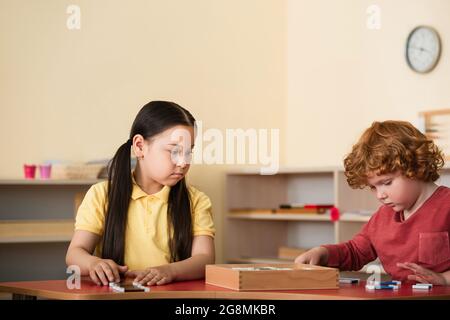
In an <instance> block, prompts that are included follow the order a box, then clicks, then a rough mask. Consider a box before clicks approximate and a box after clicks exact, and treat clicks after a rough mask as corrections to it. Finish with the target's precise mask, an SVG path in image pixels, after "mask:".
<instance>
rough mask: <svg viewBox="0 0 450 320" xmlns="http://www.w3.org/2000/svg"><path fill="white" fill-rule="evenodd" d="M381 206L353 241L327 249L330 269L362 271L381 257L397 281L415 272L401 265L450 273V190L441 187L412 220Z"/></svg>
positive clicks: (328, 246) (386, 268)
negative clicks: (412, 264)
mask: <svg viewBox="0 0 450 320" xmlns="http://www.w3.org/2000/svg"><path fill="white" fill-rule="evenodd" d="M402 215H403V214H402V213H400V212H395V211H394V210H392V208H391V207H389V206H381V207H380V208H379V209H378V211H377V212H376V213H375V214H374V215H373V216H372V217H371V219H370V220H369V222H367V223H366V224H365V225H364V227H363V228H362V230H361V231H360V232H359V233H358V234H357V235H356V236H355V237H353V239H352V240H350V241H348V242H345V243H341V244H337V245H324V246H323V247H326V248H327V249H328V251H329V257H328V266H330V267H337V268H339V269H341V270H359V269H361V268H362V267H363V266H364V265H365V264H367V263H369V262H371V261H373V260H375V259H376V258H377V257H378V258H380V261H381V263H382V265H383V268H384V269H385V270H386V272H387V273H389V274H390V275H391V276H392V278H393V279H398V280H407V276H408V274H412V271H410V270H407V269H403V268H399V267H397V266H396V264H397V262H414V263H417V264H419V265H421V266H422V267H424V268H427V269H430V270H433V271H435V272H439V273H442V272H445V271H447V270H450V239H449V231H450V189H449V188H447V187H444V186H440V187H439V188H438V189H437V190H436V191H435V192H434V193H433V194H432V195H431V197H430V198H428V199H427V200H426V201H425V202H424V203H423V205H422V206H421V207H420V208H419V209H418V210H417V211H416V212H415V213H413V214H412V215H411V216H410V217H409V218H408V219H406V220H404V219H402Z"/></svg>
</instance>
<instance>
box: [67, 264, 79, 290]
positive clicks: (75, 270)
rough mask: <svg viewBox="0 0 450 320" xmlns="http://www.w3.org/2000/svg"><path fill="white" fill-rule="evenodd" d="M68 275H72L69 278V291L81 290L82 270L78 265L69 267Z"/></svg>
mask: <svg viewBox="0 0 450 320" xmlns="http://www.w3.org/2000/svg"><path fill="white" fill-rule="evenodd" d="M66 273H68V274H70V276H69V277H68V278H67V281H66V286H67V289H69V290H73V289H81V269H80V267H79V266H77V265H70V266H68V267H67V270H66Z"/></svg>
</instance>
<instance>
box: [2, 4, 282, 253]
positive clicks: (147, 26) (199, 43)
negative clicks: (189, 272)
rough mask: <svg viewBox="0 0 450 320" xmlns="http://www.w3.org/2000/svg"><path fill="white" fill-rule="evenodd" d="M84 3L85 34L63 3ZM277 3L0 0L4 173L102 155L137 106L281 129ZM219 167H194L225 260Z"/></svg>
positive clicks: (221, 123)
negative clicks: (169, 106) (158, 105)
mask: <svg viewBox="0 0 450 320" xmlns="http://www.w3.org/2000/svg"><path fill="white" fill-rule="evenodd" d="M69 4H77V5H79V6H80V8H81V30H79V31H69V30H68V29H67V28H66V19H67V17H68V14H66V8H67V6H68V5H69ZM285 20H286V17H285V6H284V2H283V1H271V0H264V1H261V0H250V1H249V0H246V1H239V0H232V1H228V0H227V1H210V0H194V1H180V0H178V1H174V0H170V1H166V0H164V1H162V0H161V1H156V0H154V1H149V0H145V1H144V0H141V1H136V0H133V1H111V0H103V1H99V0H96V1H87V0H85V1H80V0H76V1H56V0H53V1H51V0H45V1H32V0H29V1H16V0H0V41H1V43H0V45H1V50H0V108H1V109H0V110H1V117H0V137H1V138H0V139H1V140H0V148H1V150H2V157H1V160H0V161H1V162H0V164H1V165H0V177H1V178H6V177H21V176H22V169H21V167H22V164H23V163H24V162H34V163H39V162H41V161H44V160H47V159H61V160H70V161H87V160H91V159H98V158H108V157H110V156H111V155H112V154H113V153H114V151H115V150H116V148H117V147H118V145H119V144H121V143H123V142H124V141H125V140H126V139H127V136H128V131H129V129H130V127H131V122H132V120H133V119H134V116H135V115H136V112H137V111H138V110H139V108H140V107H141V106H142V105H144V104H145V103H146V102H148V101H150V100H154V99H168V100H172V101H176V102H178V103H179V104H181V105H182V106H185V107H187V108H189V109H190V110H191V111H192V113H193V114H194V115H195V116H196V118H197V119H198V120H202V121H203V125H204V126H205V128H206V129H207V128H219V129H225V128H281V127H284V121H285V118H284V114H285V112H284V107H285V104H286V102H285V92H284V90H285V82H286V73H285V45H284V44H285V38H284V37H285V34H286V30H285V29H286V25H285ZM224 170H226V168H225V166H221V165H216V166H206V165H200V166H198V167H194V168H193V169H192V171H191V173H190V180H191V182H193V183H194V184H196V185H197V186H199V187H200V188H201V189H202V190H204V191H205V192H206V193H207V194H208V195H209V196H210V197H211V198H212V201H213V204H214V209H215V211H214V214H215V218H216V225H217V227H218V237H217V241H216V243H217V254H218V261H221V256H222V239H223V234H222V221H223V212H222V211H223V209H222V206H223V193H224V181H225V179H224V174H223V172H224Z"/></svg>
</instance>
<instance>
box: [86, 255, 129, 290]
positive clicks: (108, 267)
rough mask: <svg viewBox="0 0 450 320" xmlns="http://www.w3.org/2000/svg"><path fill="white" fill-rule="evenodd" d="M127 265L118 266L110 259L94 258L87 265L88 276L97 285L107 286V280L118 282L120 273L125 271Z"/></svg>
mask: <svg viewBox="0 0 450 320" xmlns="http://www.w3.org/2000/svg"><path fill="white" fill-rule="evenodd" d="M127 270H128V267H127V266H120V265H118V264H117V263H115V262H114V261H113V260H110V259H99V258H98V259H96V260H94V262H92V263H91V265H90V266H89V276H90V277H91V279H92V281H94V282H95V283H96V284H97V285H102V284H103V285H105V286H107V285H108V283H109V282H120V273H125V272H126V271H127Z"/></svg>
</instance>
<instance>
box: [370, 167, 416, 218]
mask: <svg viewBox="0 0 450 320" xmlns="http://www.w3.org/2000/svg"><path fill="white" fill-rule="evenodd" d="M367 182H368V184H369V187H370V189H371V190H372V192H373V193H374V194H375V195H376V197H377V199H378V200H379V201H380V202H381V203H383V204H385V205H387V206H390V207H391V208H392V209H393V210H394V211H396V212H401V211H403V210H409V209H411V208H412V207H413V206H414V204H415V203H416V201H417V199H418V198H419V196H420V194H421V192H422V188H421V187H422V184H421V181H418V180H413V179H410V178H407V177H405V176H404V175H402V173H401V172H400V171H397V172H394V173H389V174H382V175H369V176H368V178H367Z"/></svg>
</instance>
